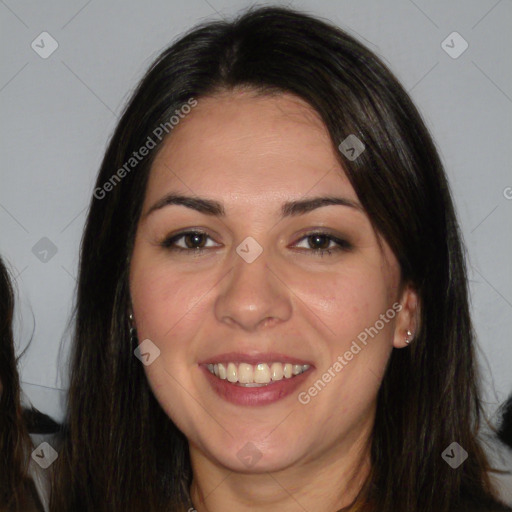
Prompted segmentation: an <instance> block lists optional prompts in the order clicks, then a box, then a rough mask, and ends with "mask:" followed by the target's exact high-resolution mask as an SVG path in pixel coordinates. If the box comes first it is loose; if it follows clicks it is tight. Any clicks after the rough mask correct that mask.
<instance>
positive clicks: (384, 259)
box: [51, 8, 508, 512]
mask: <svg viewBox="0 0 512 512" xmlns="http://www.w3.org/2000/svg"><path fill="white" fill-rule="evenodd" d="M458 229H459V228H458V224H457V221H456V217H455V213H454V208H453V203H452V199H451V196H450V191H449V186H448V183H447V181H446V176H445V174H444V171H443V168H442V164H441V162H440V160H439V157H438V155H437V152H436V150H435V147H434V144H433V142H432V139H431V137H430V135H429V134H428V132H427V130H426V128H425V126H424V124H423V122H422V120H421V117H420V115H419V114H418V112H417V110H416V108H415V107H414V106H413V104H412V103H411V100H410V99H409V97H408V95H407V94H406V92H405V91H404V89H403V88H402V87H401V86H400V85H399V83H398V82H397V80H396V79H395V78H394V76H393V75H392V74H391V73H390V71H389V70H388V69H387V68H386V67H385V66H384V65H383V64H382V63H381V62H380V60H379V59H378V58H377V57H376V56H375V55H373V54H372V53H371V52H370V51H369V50H367V49H366V48H365V47H363V46H362V45H361V44H360V43H358V42H357V41H355V40H354V39H353V38H352V37H350V36H348V35H347V34H346V33H344V32H343V31H341V30H339V29H338V28H336V27H333V26H331V25H329V24H327V23H325V22H322V21H319V20H317V19H315V18H313V17H310V16H307V15H305V14H302V13H299V12H296V11H293V10H289V9H282V8H261V9H255V10H251V11H249V12H247V13H245V14H244V15H243V16H241V17H240V18H239V19H237V20H235V21H234V22H232V23H227V22H214V23H208V24H205V25H203V26H201V27H198V28H196V29H194V30H193V31H191V32H190V33H188V34H187V35H185V36H184V37H182V38H181V39H180V40H179V41H177V42H176V43H175V44H173V45H172V46H171V47H170V48H168V49H167V50H166V51H164V52H163V53H162V55H161V56H160V57H159V58H158V59H157V61H156V62H155V63H154V64H153V65H152V66H151V69H150V70H149V71H148V73H147V74H146V76H145V77H144V78H143V79H142V81H141V83H140V84H139V86H138V88H137V90H136V91H135V92H134V94H133V97H132V99H131V101H130V102H129V104H128V106H127V108H126V110H125V112H124V114H123V116H122V118H121V120H120V122H119V125H118V127H117V129H116V131H115V133H114V134H113V137H112V140H111V141H110V144H109V147H108V149H107V152H106V155H105V158H104V160H103V163H102V167H101V169H100V173H99V176H98V179H97V182H96V187H95V191H94V198H93V199H92V203H91V206H90V210H89V215H88V219H87V226H86V230H85V233H84V237H83V243H82V248H81V261H80V276H79V288H78V300H77V307H76V338H75V344H74V356H73V366H72V380H71V387H70V394H69V415H68V422H67V427H66V429H67V430H66V439H65V441H64V444H63V446H62V449H61V451H60V456H59V459H58V461H57V463H56V464H57V468H56V469H57V473H56V478H55V482H54V492H53V498H52V504H51V510H53V511H54V512H56V511H59V512H60V511H69V510H73V511H92V510H94V511H103V510H105V511H107V510H108V511H121V510H122V511H139V510H145V511H163V510H192V509H193V508H195V509H196V510H198V511H199V512H203V511H218V510H240V511H241V510H249V509H251V510H259V511H264V510H281V511H288V510H325V511H336V510H344V511H351V512H353V511H355V510H359V511H370V510H371V511H379V512H387V511H393V512H405V511H407V512H411V511H415V512H417V511H422V512H426V511H429V512H431V511H434V510H435V511H436V512H444V511H451V512H453V511H455V510H461V511H462V510H464V511H468V510H480V511H484V510H486V511H487V510H508V509H506V508H505V507H502V506H501V505H500V504H499V501H498V499H497V498H496V491H495V489H494V487H493V486H492V484H491V482H490V480H489V475H488V470H489V464H488V461H487V459H486V456H485V454H484V451H483V449H482V447H481V446H480V444H479V441H478V439H477V433H478V429H479V425H480V419H481V416H482V410H481V405H480V400H479V392H478V388H477V379H478V376H477V373H476V369H475V360H474V352H473V331H472V326H471V320H470V316H469V310H468V298H467V293H468V292H467V281H466V271H465V263H464V255H463V248H462V243H461V240H460V238H459V231H458ZM454 443H456V444H454ZM465 454H466V455H467V457H466V455H465Z"/></svg>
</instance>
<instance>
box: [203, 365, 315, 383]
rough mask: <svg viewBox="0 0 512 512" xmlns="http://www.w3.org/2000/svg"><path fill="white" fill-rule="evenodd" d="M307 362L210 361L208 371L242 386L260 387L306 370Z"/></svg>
mask: <svg viewBox="0 0 512 512" xmlns="http://www.w3.org/2000/svg"><path fill="white" fill-rule="evenodd" d="M310 367H311V365H309V364H303V365H302V364H292V363H282V362H279V361H274V362H272V363H270V364H268V363H258V364H256V365H253V364H249V363H238V364H237V363H235V362H232V361H230V362H229V363H227V364H226V363H210V364H208V365H207V368H208V371H209V372H210V373H211V374H213V375H215V376H216V377H218V378H219V379H221V380H227V381H228V382H230V383H231V384H234V385H236V386H243V387H248V388H249V387H262V386H268V385H269V384H271V383H274V382H277V381H280V380H283V379H291V378H293V377H296V376H297V375H300V374H302V373H304V372H305V371H307V370H308V369H309V368H310Z"/></svg>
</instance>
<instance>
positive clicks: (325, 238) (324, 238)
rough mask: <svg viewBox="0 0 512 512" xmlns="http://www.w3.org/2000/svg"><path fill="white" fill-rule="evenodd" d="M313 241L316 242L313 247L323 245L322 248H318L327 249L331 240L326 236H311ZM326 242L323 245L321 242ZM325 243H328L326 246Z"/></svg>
mask: <svg viewBox="0 0 512 512" xmlns="http://www.w3.org/2000/svg"><path fill="white" fill-rule="evenodd" d="M310 238H311V239H312V240H314V242H313V245H317V246H318V245H321V246H322V247H317V248H319V249H326V248H327V247H328V246H329V240H328V239H327V237H326V236H325V235H311V237H310ZM319 240H320V244H318V241H319ZM322 240H323V241H324V243H323V244H322V243H321V241H322ZM325 242H327V245H325Z"/></svg>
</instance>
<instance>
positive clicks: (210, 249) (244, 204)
mask: <svg viewBox="0 0 512 512" xmlns="http://www.w3.org/2000/svg"><path fill="white" fill-rule="evenodd" d="M347 135H348V134H347ZM340 142H341V141H340ZM170 194H174V195H183V196H193V197H194V198H198V199H199V198H200V199H202V200H204V201H212V202H215V203H216V204H217V203H218V205H220V206H221V208H222V210H223V211H224V214H223V215H219V214H218V212H215V211H214V210H215V209H214V208H210V209H209V210H208V209H206V208H203V207H201V208H198V209H196V208H193V207H192V206H194V205H193V203H189V206H190V207H189V206H185V205H183V204H171V202H170V201H167V203H168V204H166V202H165V201H162V200H163V199H164V198H166V196H168V195H170ZM327 196H329V197H336V198H342V199H343V200H344V201H345V202H346V204H345V205H343V204H342V205H340V204H330V205H324V206H321V205H319V204H316V206H317V207H314V206H315V205H312V206H313V207H312V208H309V207H306V208H299V207H290V206H288V208H286V210H285V211H284V213H283V211H282V209H283V206H284V205H286V204H287V203H291V202H295V201H297V202H303V201H310V200H311V199H313V198H319V197H327ZM349 204H353V206H349ZM155 205H156V207H155V208H153V207H154V206H155ZM310 206H311V205H310ZM198 210H201V211H198ZM186 231H200V232H202V233H204V235H201V234H196V235H194V234H189V235H185V236H181V237H179V236H176V235H179V234H180V233H183V232H186ZM311 232H313V233H318V232H319V233H322V235H321V236H317V237H315V236H308V235H310V233H311ZM329 236H331V237H334V238H335V239H339V240H342V241H344V242H343V243H342V245H341V246H338V244H337V243H336V242H334V241H332V239H330V238H328V237H329ZM173 237H174V241H170V242H168V243H167V246H165V245H162V244H163V242H165V241H166V240H169V239H170V238H173ZM198 247H199V248H201V247H202V248H203V249H204V250H203V252H200V253H197V254H195V253H194V251H197V248H198ZM337 247H339V248H337ZM179 248H181V249H182V251H179V250H177V249H179ZM173 249H176V250H173ZM322 249H324V250H325V249H331V250H332V252H331V254H327V253H325V254H324V255H323V256H320V255H319V252H320V250H322ZM399 278H400V273H399V267H398V263H397V260H396V258H395V257H394V255H393V254H392V253H391V251H390V249H389V247H388V245H387V244H386V243H385V242H384V241H383V247H382V250H381V248H380V247H379V245H378V243H377V238H376V235H375V233H374V231H373V230H372V227H371V225H370V222H369V219H368V217H367V216H366V214H365V213H364V212H363V211H362V210H361V209H360V206H359V200H358V198H357V196H356V194H355V192H354V190H353V188H352V186H351V185H350V183H349V181H348V180H347V178H346V177H345V175H344V173H343V170H342V168H341V167H340V164H339V162H338V160H337V158H336V149H335V148H333V146H332V144H331V142H330V139H329V136H328V132H327V131H326V129H325V127H324V126H323V124H322V123H321V122H320V120H319V118H318V116H317V115H316V114H315V112H314V111H313V110H312V109H311V108H310V107H309V106H307V105H306V104H305V103H303V102H302V101H301V100H299V99H297V98H295V97H294V96H292V95H279V96H274V97H270V96H264V97H263V96H260V97H257V96H256V95H254V94H253V93H250V92H230V93H223V94H222V95H216V96H214V97H209V98H201V99H199V100H198V104H197V106H196V107H195V108H194V109H193V110H192V112H191V113H190V114H188V116H187V117H185V118H184V119H182V120H181V121H180V123H179V124H178V125H177V126H176V127H175V128H174V129H173V131H172V134H171V136H170V138H168V139H167V140H166V142H165V143H164V146H163V147H162V149H161V151H160V153H159V155H158V157H157V159H156V160H155V162H154V164H153V167H152V169H151V173H150V178H149V182H148V186H147V190H146V196H145V200H144V205H143V211H142V215H141V219H140V222H139V225H138V229H137V234H136V240H135V246H134V251H133V258H132V263H131V269H130V288H131V297H132V304H133V313H134V318H135V323H136V327H137V332H138V338H139V342H143V340H147V339H149V340H150V342H147V341H146V342H144V343H145V345H143V350H142V352H143V353H148V354H149V355H148V356H145V360H146V362H147V363H150V364H147V365H145V366H144V368H145V371H146V374H147V377H148V380H149V383H150V385H151V388H152V390H153V392H154V394H155V396H156V398H157V400H158V402H159V403H160V404H161V406H162V408H163V409H164V410H165V412H166V413H167V414H168V416H169V417H170V418H171V419H172V420H173V421H174V423H175V424H176V425H177V426H178V428H179V429H180V430H181V431H182V432H183V433H184V434H185V435H186V436H187V438H188V440H189V443H190V448H191V457H192V460H193V462H194V461H195V462H198V461H199V460H202V461H203V462H205V463H207V464H215V465H217V466H223V467H227V468H229V469H231V470H233V471H245V472H247V471H254V472H260V471H275V470H279V469H283V468H286V467H289V466H291V465H297V464H299V465H300V464H307V463H309V462H312V461H316V460H322V459H326V458H333V457H334V458H336V457H342V456H343V455H346V454H347V453H348V452H349V451H350V450H355V449H356V447H358V446H359V445H360V444H361V443H362V442H363V441H364V440H365V439H367V438H368V436H369V434H370V430H371V427H372V423H373V415H374V408H375V401H376V394H377V391H378V388H379V385H380V383H381V379H382V376H383V373H384V370H385V366H386V363H387V361H388V358H389V356H390V352H391V350H392V348H393V346H395V347H403V346H404V345H405V343H404V341H405V340H404V330H405V329H407V328H409V327H410V326H409V324H408V325H405V323H404V322H405V320H406V319H407V317H406V314H407V313H406V310H407V308H406V307H404V309H403V310H402V312H401V313H400V314H397V313H396V310H397V309H400V306H398V307H397V305H398V304H399V303H402V304H405V299H406V298H407V297H410V296H409V295H407V297H406V296H405V292H404V295H399V289H398V284H399ZM407 293H409V292H407ZM407 300H408V299H407ZM393 304H394V305H395V309H393V307H392V306H393ZM402 319H403V321H402ZM365 329H366V331H365ZM370 333H371V334H370ZM365 335H366V336H365ZM148 343H149V344H148ZM354 343H356V344H354ZM155 346H156V347H157V348H158V350H159V351H160V353H159V355H158V350H157V349H156V348H155ZM148 347H149V348H148ZM357 347H359V350H358V348H357ZM350 354H352V355H350ZM156 356H157V357H156ZM342 361H343V362H342ZM208 363H210V364H212V365H213V364H215V363H222V367H221V369H220V370H219V366H217V371H219V372H220V374H219V376H215V375H213V374H212V373H210V372H209V370H208ZM230 363H231V364H230ZM239 363H243V364H241V365H240V364H239ZM258 363H266V364H262V365H258ZM275 363H277V364H275ZM280 363H284V365H283V364H280ZM336 363H338V364H336ZM289 364H300V365H301V366H300V367H296V371H297V370H303V369H304V368H305V369H306V371H304V372H303V373H301V374H298V375H295V376H289V373H288V371H289V370H290V366H287V365H289ZM303 364H304V365H309V368H308V367H307V366H306V367H303V366H302V365H303ZM291 369H292V374H293V366H292V367H291ZM224 372H227V378H226V379H222V378H221V377H223V376H226V375H224ZM235 372H236V373H235ZM251 372H252V373H251ZM282 372H285V375H282ZM269 375H270V378H271V382H270V383H269V384H266V385H260V386H252V387H251V386H241V385H240V383H235V382H231V381H230V379H231V380H236V379H239V380H242V381H247V382H248V383H250V382H251V381H254V380H256V381H260V382H259V383H260V384H262V383H264V382H265V381H268V379H269ZM326 375H327V376H326ZM280 376H282V378H281V379H279V377H280ZM329 377H330V378H329ZM272 379H274V380H272ZM262 381H263V382H262ZM326 381H327V382H326ZM315 383H316V387H315ZM315 390H316V392H315Z"/></svg>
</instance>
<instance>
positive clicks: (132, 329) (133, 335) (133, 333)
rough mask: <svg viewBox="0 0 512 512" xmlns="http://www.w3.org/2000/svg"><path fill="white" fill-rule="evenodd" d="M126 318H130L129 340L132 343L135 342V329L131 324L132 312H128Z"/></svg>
mask: <svg viewBox="0 0 512 512" xmlns="http://www.w3.org/2000/svg"><path fill="white" fill-rule="evenodd" d="M128 318H129V319H130V322H129V326H130V340H131V342H132V343H133V344H137V329H135V327H134V326H133V313H130V314H129V315H128Z"/></svg>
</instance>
